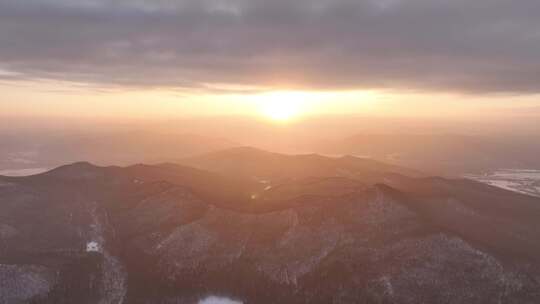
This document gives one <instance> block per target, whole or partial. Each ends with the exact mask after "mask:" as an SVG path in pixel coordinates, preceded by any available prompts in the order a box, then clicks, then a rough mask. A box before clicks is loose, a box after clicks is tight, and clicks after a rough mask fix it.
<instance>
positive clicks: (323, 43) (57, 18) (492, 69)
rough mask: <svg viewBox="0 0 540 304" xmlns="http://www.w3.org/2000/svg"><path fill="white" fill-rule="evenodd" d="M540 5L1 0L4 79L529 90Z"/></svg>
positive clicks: (227, 88) (218, 87) (537, 69)
mask: <svg viewBox="0 0 540 304" xmlns="http://www.w3.org/2000/svg"><path fill="white" fill-rule="evenodd" d="M539 12H540V1H538V0H451V1H449V0H354V1H353V0H333V1H330V0H232V1H225V0H193V1H191V0H185V1H182V0H178V1H172V0H169V1H166V0H158V1H156V0H152V1H143V0H133V1H127V0H77V1H73V0H0V81H2V82H4V83H9V84H10V87H11V88H12V86H11V85H12V84H13V83H18V82H20V83H22V82H28V81H36V80H40V81H44V80H45V81H48V82H47V83H48V84H50V83H55V82H56V83H57V84H58V85H57V87H56V89H58V90H65V87H66V86H65V84H66V83H68V84H70V83H76V84H77V85H79V86H80V85H83V86H91V87H93V88H94V89H96V88H97V89H100V88H103V89H105V88H110V87H115V88H120V89H128V90H149V89H155V88H159V89H167V90H179V91H182V90H184V91H186V90H188V91H190V92H193V90H196V91H197V92H209V93H215V94H220V93H223V92H225V93H227V92H235V93H242V92H245V91H250V90H253V89H254V90H259V89H263V90H304V91H305V90H322V91H333V92H335V91H345V90H392V91H394V92H400V91H405V90H406V91H408V92H409V91H414V92H427V93H429V94H434V93H438V94H440V93H443V94H466V95H468V96H476V97H474V98H477V97H478V96H493V95H498V96H500V95H501V93H502V94H509V95H512V96H529V97H530V96H535V95H536V94H538V93H540V17H539ZM51 81H52V82H51ZM59 84H62V85H59ZM53 87H54V86H53ZM49 89H50V87H49ZM6 90H7V89H6V86H5V85H4V87H3V91H6ZM54 90H55V88H53V89H51V91H54ZM12 91H13V89H12ZM14 94H15V95H17V98H15V97H12V101H10V102H11V103H12V105H13V104H14V103H15V102H16V101H17V100H26V99H30V97H26V98H22V97H21V96H20V94H21V93H20V92H15V93H13V92H11V94H5V96H12V95H14ZM5 102H6V101H4V103H5ZM534 105H535V101H530V100H529V101H528V103H527V106H528V107H529V106H534Z"/></svg>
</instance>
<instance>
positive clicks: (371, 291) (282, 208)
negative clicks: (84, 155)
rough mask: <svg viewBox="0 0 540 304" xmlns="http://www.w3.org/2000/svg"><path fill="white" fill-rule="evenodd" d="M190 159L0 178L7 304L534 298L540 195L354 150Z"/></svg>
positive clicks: (0, 268)
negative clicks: (433, 173)
mask: <svg viewBox="0 0 540 304" xmlns="http://www.w3.org/2000/svg"><path fill="white" fill-rule="evenodd" d="M184 165H190V166H196V167H197V168H194V167H189V166H184ZM184 165H173V164H164V165H156V166H147V165H137V166H131V167H97V166H94V165H91V164H89V163H76V164H72V165H68V166H64V167H60V168H57V169H55V170H52V171H49V172H47V173H44V174H40V175H36V176H30V177H19V178H14V177H2V178H0V303H9V304H11V303H82V304H84V303H115V304H116V303H137V304H138V303H186V304H195V303H199V301H201V303H207V302H211V301H218V300H219V297H226V298H230V299H234V302H233V303H256V304H264V303H321V304H322V303H537V302H539V301H540V293H539V292H538V290H540V260H539V258H538V257H539V256H540V237H539V236H540V222H539V221H538V219H539V218H540V199H538V198H534V197H530V196H526V195H521V194H518V193H514V192H510V191H506V190H503V189H498V188H494V187H491V186H488V185H484V184H480V183H477V182H474V181H470V180H449V179H443V178H432V177H425V176H423V175H422V174H421V173H418V172H416V171H413V170H408V169H405V168H401V167H396V166H389V165H385V164H382V163H378V162H374V161H369V160H364V159H357V158H353V157H345V158H326V157H322V156H317V155H307V156H287V155H280V154H273V153H268V152H264V151H258V150H253V149H246V148H243V149H234V150H227V151H223V152H218V153H213V154H209V155H204V156H201V157H198V158H192V159H189V160H186V161H185V162H184ZM203 169H204V170H203ZM212 295H216V296H219V297H215V298H207V299H206V300H205V301H202V300H203V299H204V298H206V297H207V296H212ZM231 301H232V300H231Z"/></svg>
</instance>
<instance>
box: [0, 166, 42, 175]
mask: <svg viewBox="0 0 540 304" xmlns="http://www.w3.org/2000/svg"><path fill="white" fill-rule="evenodd" d="M48 170H49V169H47V168H31V169H13V170H0V175H3V176H30V175H36V174H40V173H43V172H46V171H48Z"/></svg>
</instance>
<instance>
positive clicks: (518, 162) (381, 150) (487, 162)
mask: <svg viewBox="0 0 540 304" xmlns="http://www.w3.org/2000/svg"><path fill="white" fill-rule="evenodd" d="M530 138H531V137H530V136H524V137H519V136H513V137H505V136H498V137H494V136H491V137H488V136H466V135H453V134H407V133H392V134H369V133H368V134H358V135H355V136H352V137H348V138H346V139H343V140H335V141H328V142H323V143H320V144H315V146H314V148H313V150H316V151H318V152H321V153H326V154H338V155H343V154H345V155H347V154H349V155H358V156H363V157H368V158H373V159H378V160H381V161H385V162H390V163H393V164H399V165H402V166H408V167H411V168H416V169H419V170H423V171H425V172H430V173H433V174H447V175H462V174H464V173H478V172H486V171H494V170H498V169H509V168H512V169H540V160H539V158H538V155H540V143H538V142H536V141H531V140H530Z"/></svg>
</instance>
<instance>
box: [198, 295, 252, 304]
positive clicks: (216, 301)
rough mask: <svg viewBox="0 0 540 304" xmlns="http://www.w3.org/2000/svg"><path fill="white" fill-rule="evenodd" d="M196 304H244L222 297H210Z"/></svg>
mask: <svg viewBox="0 0 540 304" xmlns="http://www.w3.org/2000/svg"><path fill="white" fill-rule="evenodd" d="M198 304H244V302H241V301H236V300H233V299H229V298H224V297H216V296H210V297H207V298H204V299H202V300H200V301H199V303H198Z"/></svg>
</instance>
